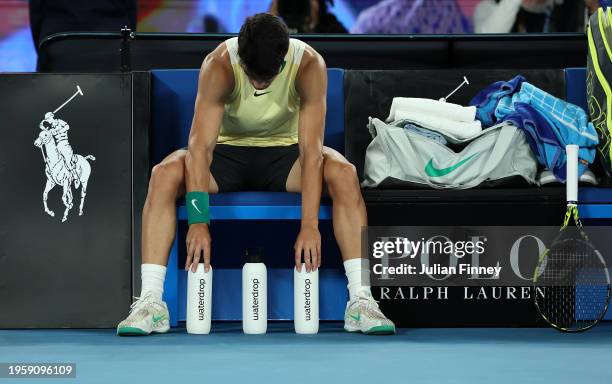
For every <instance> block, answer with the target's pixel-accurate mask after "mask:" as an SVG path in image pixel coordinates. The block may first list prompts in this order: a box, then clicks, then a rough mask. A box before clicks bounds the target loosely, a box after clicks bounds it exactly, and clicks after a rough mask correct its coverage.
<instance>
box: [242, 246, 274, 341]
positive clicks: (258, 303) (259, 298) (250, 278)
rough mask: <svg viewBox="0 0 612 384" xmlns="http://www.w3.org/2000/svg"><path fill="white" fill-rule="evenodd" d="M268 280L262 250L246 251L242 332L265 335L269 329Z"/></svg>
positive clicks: (243, 276) (243, 277)
mask: <svg viewBox="0 0 612 384" xmlns="http://www.w3.org/2000/svg"><path fill="white" fill-rule="evenodd" d="M267 285H268V279H267V271H266V266H265V265H264V263H263V262H262V257H261V248H249V249H247V251H246V263H245V264H244V266H243V267H242V330H243V331H244V333H246V334H263V333H266V330H267V328H268V291H267Z"/></svg>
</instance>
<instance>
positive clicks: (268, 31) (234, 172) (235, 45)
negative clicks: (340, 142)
mask: <svg viewBox="0 0 612 384" xmlns="http://www.w3.org/2000/svg"><path fill="white" fill-rule="evenodd" d="M326 93H327V71H326V67H325V62H324V61H323V58H322V57H321V56H320V55H319V54H318V53H317V52H316V51H315V50H314V49H312V48H311V47H309V46H308V45H306V44H305V43H303V42H301V41H299V40H296V39H290V38H289V35H288V32H287V28H286V26H285V24H284V23H283V22H282V21H281V20H280V19H279V18H277V17H275V16H272V15H270V14H265V13H260V14H257V15H255V16H253V17H250V18H248V19H247V20H246V22H245V23H244V25H243V26H242V28H241V30H240V34H239V36H238V37H235V38H231V39H229V40H227V41H225V42H223V43H221V44H220V45H219V46H218V47H217V48H216V49H215V50H214V51H213V52H211V53H210V54H209V55H208V56H207V57H206V58H205V59H204V62H203V63H202V67H201V69H200V75H199V85H198V95H197V98H196V102H195V112H194V116H193V122H192V125H191V133H190V136H189V146H188V148H186V149H181V150H177V151H176V152H174V153H172V154H170V155H169V156H168V157H167V158H166V159H164V160H163V161H162V162H161V163H160V164H158V165H157V166H155V167H154V168H153V172H152V174H151V180H150V182H149V192H148V196H147V199H146V202H145V205H144V211H143V232H142V262H143V264H142V291H141V296H140V297H139V298H138V300H137V301H136V302H135V303H134V304H133V305H132V308H131V310H130V314H129V316H128V317H127V319H125V320H124V321H122V322H121V323H120V324H119V326H118V327H117V333H118V334H120V335H122V334H150V333H151V332H166V331H168V329H169V319H168V310H167V307H166V304H165V303H164V302H163V301H162V292H163V283H164V278H165V273H166V265H167V261H168V254H169V250H170V246H171V244H172V242H173V238H174V234H175V228H176V227H175V226H176V205H175V204H176V199H177V198H178V197H180V196H183V195H185V196H186V200H187V206H188V210H189V212H188V213H189V231H188V233H187V258H186V263H185V269H189V268H191V269H192V270H193V271H195V270H196V268H197V265H198V263H200V262H204V263H205V269H206V270H207V271H208V269H209V268H210V247H211V236H210V232H209V228H208V224H209V216H208V194H209V193H217V192H229V191H244V190H266V191H288V192H301V193H302V220H301V229H300V232H299V234H298V237H297V240H296V242H295V263H296V267H297V268H298V270H301V268H306V270H307V271H311V270H316V269H317V268H319V266H320V265H321V236H320V233H319V229H318V211H319V204H320V197H321V191H322V188H323V182H325V186H326V187H327V190H328V191H329V194H330V196H331V198H332V200H333V226H334V233H335V236H336V240H337V242H338V245H339V247H340V251H341V252H342V259H343V260H344V268H345V270H346V276H347V278H348V289H349V292H350V300H349V302H348V304H347V306H346V312H345V317H344V328H345V329H346V330H347V331H351V332H356V331H361V332H363V333H366V334H381V333H394V332H395V326H394V324H393V323H392V322H391V321H390V320H388V319H387V318H386V317H385V316H384V315H383V314H382V312H381V311H380V309H379V308H378V304H377V303H376V301H375V300H374V299H373V298H372V294H371V293H370V287H369V286H367V285H365V284H364V283H363V282H362V281H361V276H362V271H361V268H362V263H361V259H360V257H361V240H360V231H361V227H362V226H365V225H366V220H367V218H366V209H365V204H364V202H363V198H362V196H361V190H360V188H359V181H358V178H357V174H356V172H355V168H354V167H353V165H352V164H350V163H349V162H348V161H347V160H346V159H345V158H344V157H343V156H342V155H341V154H340V153H338V152H337V151H335V150H333V149H331V148H327V147H324V146H323V145H322V143H323V130H324V124H325V110H326V99H325V98H326ZM302 255H303V256H304V260H305V263H304V265H302V263H301V257H302Z"/></svg>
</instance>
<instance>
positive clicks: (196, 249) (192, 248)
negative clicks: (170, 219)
mask: <svg viewBox="0 0 612 384" xmlns="http://www.w3.org/2000/svg"><path fill="white" fill-rule="evenodd" d="M210 243H211V238H210V231H209V230H208V224H205V223H198V224H191V225H190V226H189V231H188V232H187V258H186V259H185V270H186V271H188V270H189V268H190V267H191V271H192V272H195V271H196V270H197V269H198V264H199V263H201V262H202V261H203V262H204V270H205V271H206V272H208V271H209V270H210Z"/></svg>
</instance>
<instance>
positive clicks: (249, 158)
mask: <svg viewBox="0 0 612 384" xmlns="http://www.w3.org/2000/svg"><path fill="white" fill-rule="evenodd" d="M299 154H300V151H299V148H298V145H297V144H293V145H287V146H279V147H246V146H237V145H227V144H217V145H216V146H215V151H214V153H213V160H212V164H211V165H210V173H211V174H212V176H213V177H214V178H215V181H216V182H217V185H218V186H219V192H232V191H276V192H285V191H286V190H287V189H286V183H287V177H288V176H289V172H290V171H291V167H293V164H294V163H295V162H296V160H298V158H299Z"/></svg>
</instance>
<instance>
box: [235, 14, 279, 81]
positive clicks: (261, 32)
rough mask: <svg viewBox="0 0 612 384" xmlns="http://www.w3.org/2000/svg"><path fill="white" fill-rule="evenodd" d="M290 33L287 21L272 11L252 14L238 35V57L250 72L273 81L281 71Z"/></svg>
mask: <svg viewBox="0 0 612 384" xmlns="http://www.w3.org/2000/svg"><path fill="white" fill-rule="evenodd" d="M288 49H289V32H288V30H287V26H286V25H285V23H283V21H282V20H281V19H280V18H278V17H276V16H273V15H271V14H269V13H258V14H256V15H254V16H251V17H248V18H247V19H246V21H245V22H244V24H242V28H240V34H239V35H238V56H240V61H241V63H242V66H243V68H244V70H245V72H246V74H247V75H248V76H249V77H251V78H254V79H256V80H269V79H271V78H272V77H274V76H275V75H277V74H278V71H279V69H280V68H281V65H282V64H283V60H284V58H285V55H286V54H287V50H288Z"/></svg>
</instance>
